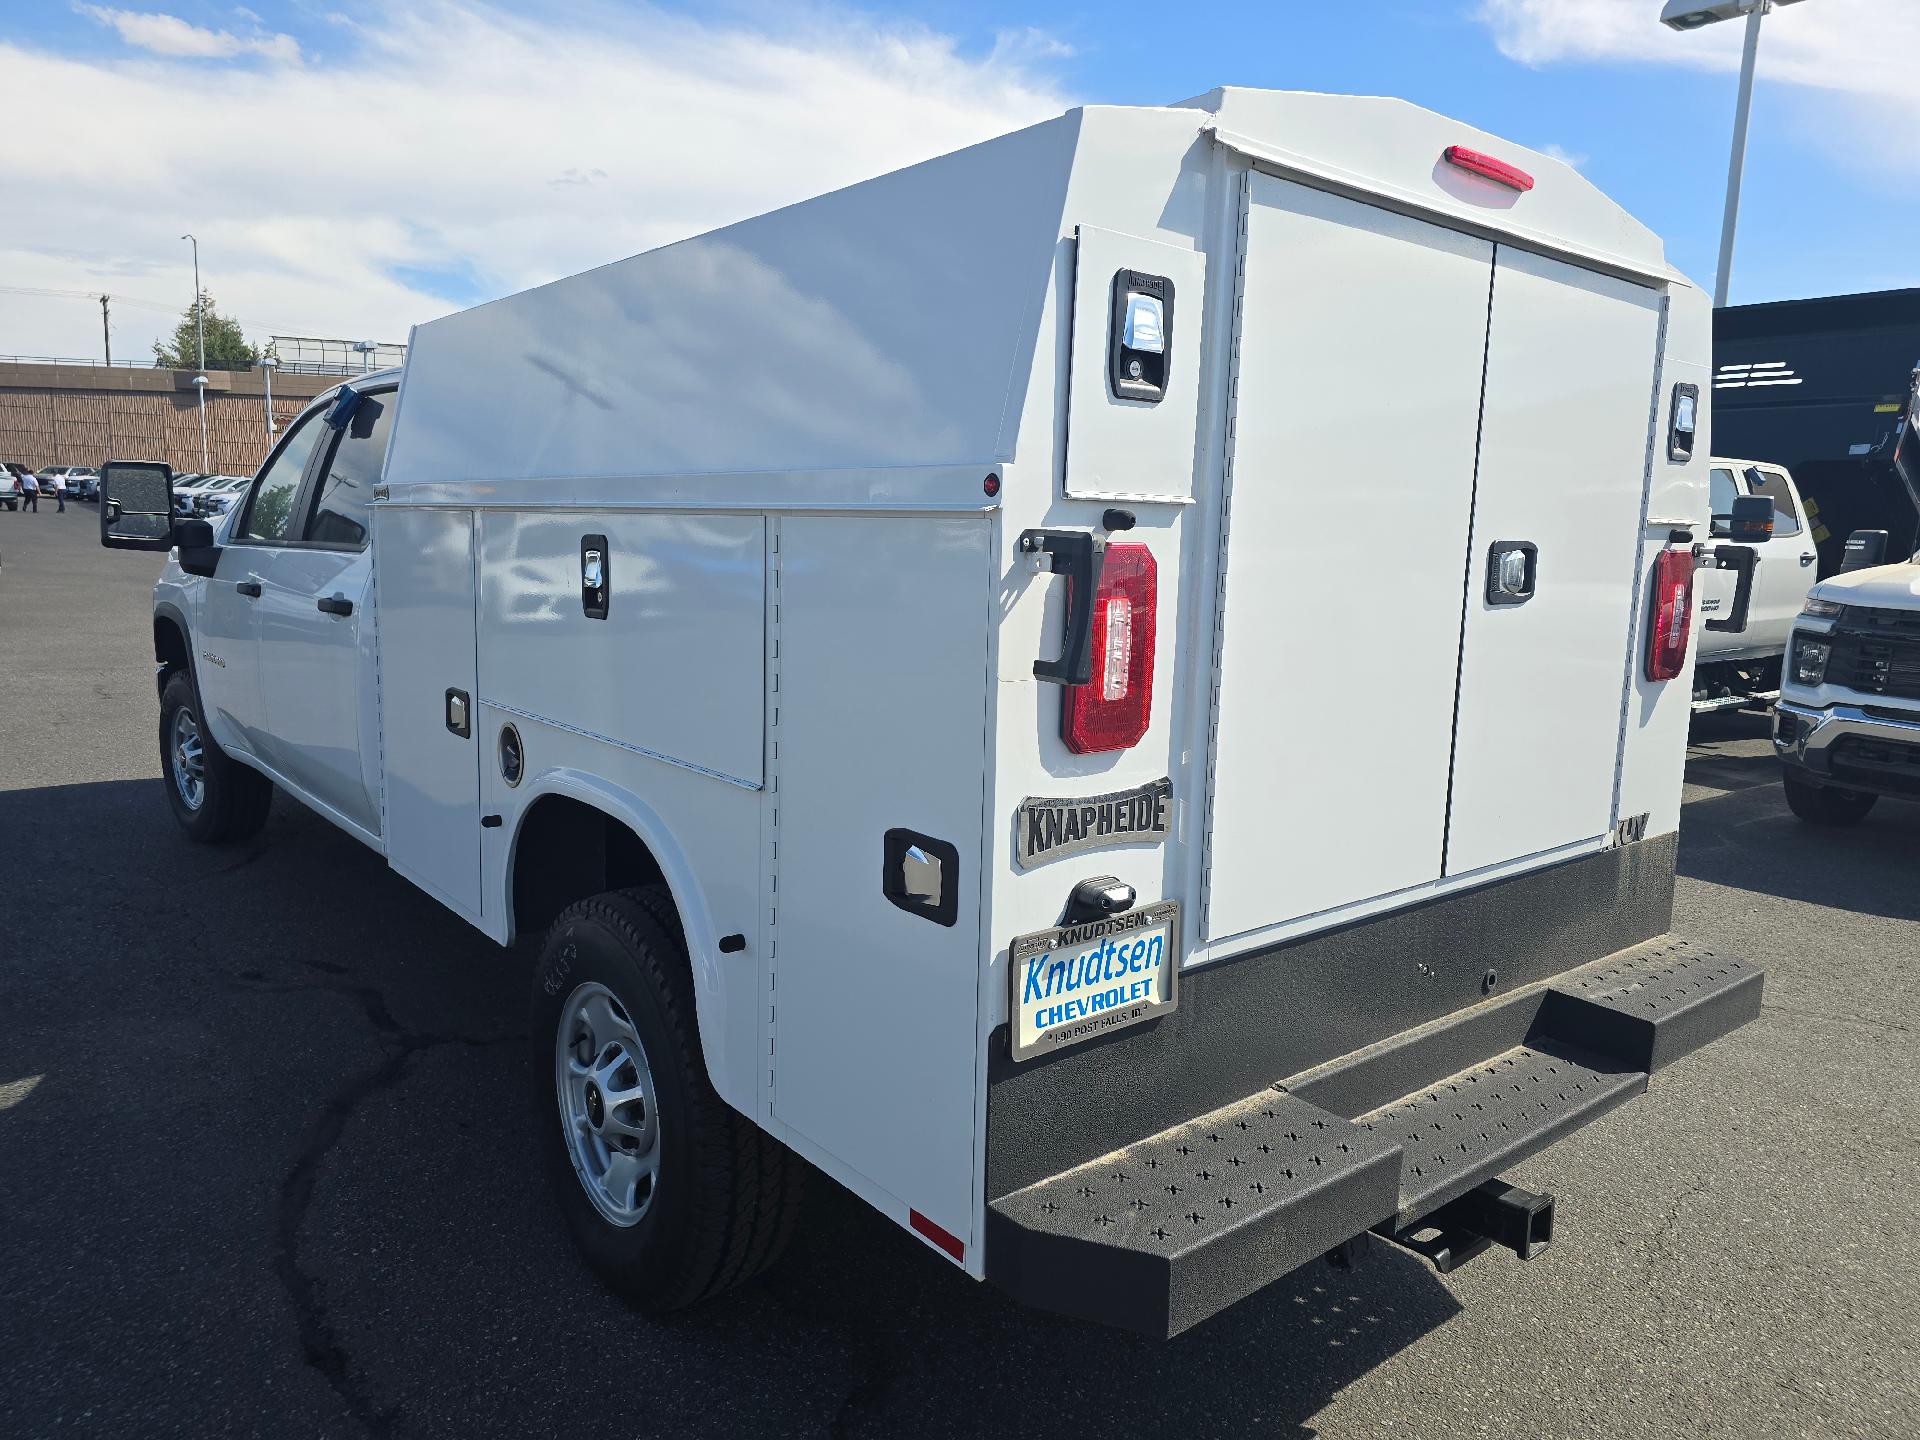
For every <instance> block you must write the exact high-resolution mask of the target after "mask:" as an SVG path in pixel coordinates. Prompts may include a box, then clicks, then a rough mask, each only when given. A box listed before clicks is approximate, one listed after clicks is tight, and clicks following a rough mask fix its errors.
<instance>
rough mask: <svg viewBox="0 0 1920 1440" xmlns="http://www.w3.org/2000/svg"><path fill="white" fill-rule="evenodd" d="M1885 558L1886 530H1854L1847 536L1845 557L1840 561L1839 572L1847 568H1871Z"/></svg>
mask: <svg viewBox="0 0 1920 1440" xmlns="http://www.w3.org/2000/svg"><path fill="white" fill-rule="evenodd" d="M1886 560H1887V532H1886V531H1884V530H1856V531H1854V532H1853V533H1852V534H1851V535H1849V536H1848V537H1847V549H1846V555H1845V557H1844V558H1843V559H1842V560H1841V561H1840V573H1841V574H1842V575H1844V574H1846V573H1847V571H1849V570H1871V569H1872V568H1873V567H1874V566H1876V565H1884V564H1885V563H1886Z"/></svg>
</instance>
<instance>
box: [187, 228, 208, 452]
mask: <svg viewBox="0 0 1920 1440" xmlns="http://www.w3.org/2000/svg"><path fill="white" fill-rule="evenodd" d="M180 238H181V239H182V240H192V241H193V334H194V343H195V344H196V345H197V346H198V347H199V350H200V373H199V374H197V375H195V376H194V377H193V388H194V389H195V390H197V391H199V392H200V469H201V472H202V473H203V474H204V473H206V472H207V471H210V470H212V469H213V462H212V461H211V460H209V459H208V458H207V307H206V306H205V305H202V304H201V303H200V242H199V241H198V240H195V239H194V237H193V236H192V235H182V236H181V237H180Z"/></svg>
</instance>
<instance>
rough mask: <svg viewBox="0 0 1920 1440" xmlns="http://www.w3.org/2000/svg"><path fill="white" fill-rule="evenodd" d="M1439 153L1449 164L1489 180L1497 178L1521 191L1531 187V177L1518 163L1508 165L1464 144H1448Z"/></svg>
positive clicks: (1503, 183)
mask: <svg viewBox="0 0 1920 1440" xmlns="http://www.w3.org/2000/svg"><path fill="white" fill-rule="evenodd" d="M1441 153H1442V156H1443V158H1444V159H1445V160H1446V162H1447V163H1448V164H1449V165H1457V166H1459V167H1460V168H1461V169H1462V170H1471V171H1472V172H1473V173H1474V174H1476V175H1484V176H1485V177H1486V178H1487V179H1489V180H1497V181H1499V182H1500V183H1501V184H1502V185H1506V186H1509V187H1511V188H1512V189H1515V190H1519V191H1522V192H1525V191H1528V190H1531V189H1532V188H1533V177H1532V176H1531V175H1529V174H1527V172H1526V171H1524V170H1522V169H1521V168H1520V167H1519V166H1518V165H1509V164H1508V163H1507V162H1506V161H1504V160H1496V159H1494V158H1493V156H1491V155H1482V154H1481V153H1480V152H1479V151H1478V150H1469V149H1467V147H1466V146H1464V145H1449V146H1447V148H1446V149H1445V150H1444V151H1442V152H1441Z"/></svg>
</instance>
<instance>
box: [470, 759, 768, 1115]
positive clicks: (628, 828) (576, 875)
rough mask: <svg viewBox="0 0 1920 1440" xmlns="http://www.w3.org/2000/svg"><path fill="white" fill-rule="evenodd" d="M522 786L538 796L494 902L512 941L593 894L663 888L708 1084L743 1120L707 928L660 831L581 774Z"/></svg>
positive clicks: (744, 1104) (646, 812)
mask: <svg viewBox="0 0 1920 1440" xmlns="http://www.w3.org/2000/svg"><path fill="white" fill-rule="evenodd" d="M529 784H530V785H532V786H537V787H538V790H537V793H536V794H535V795H534V797H533V798H532V799H531V800H530V801H529V803H528V804H527V805H526V807H525V808H524V809H522V810H521V812H520V814H519V817H518V818H517V820H516V821H515V822H514V828H513V837H512V841H511V848H510V849H509V851H508V860H507V866H506V874H505V877H504V886H503V889H504V894H503V896H502V897H501V898H502V901H503V903H504V909H505V912H506V914H507V915H508V916H509V917H510V919H511V922H512V935H513V936H514V937H524V938H531V937H534V936H537V935H539V934H540V933H541V932H543V931H544V930H545V929H546V927H547V926H549V925H551V924H552V923H553V921H554V919H555V918H556V917H557V916H558V915H559V914H560V913H561V912H562V911H563V910H565V909H566V908H567V907H568V906H569V905H572V904H574V903H575V902H577V901H580V900H584V899H587V898H588V897H590V896H593V895H598V894H604V893H607V892H610V891H616V890H631V889H636V888H640V887H644V886H648V885H658V886H661V887H664V890H665V892H666V895H667V897H668V898H669V899H671V901H672V904H673V909H674V915H673V916H672V920H673V921H674V922H676V923H677V924H678V926H679V928H680V930H681V932H682V934H683V935H684V937H685V941H686V945H685V954H686V963H687V966H688V969H689V972H690V978H691V979H692V982H693V993H694V1005H695V1017H696V1021H697V1023H698V1025H699V1028H700V1036H701V1043H702V1049H703V1051H704V1053H705V1057H706V1063H707V1071H708V1075H709V1078H710V1079H711V1080H712V1082H713V1085H714V1088H715V1089H716V1090H718V1091H719V1092H720V1094H721V1096H722V1097H723V1098H725V1099H726V1100H727V1101H728V1103H730V1104H732V1105H733V1106H734V1107H735V1108H736V1109H739V1110H742V1111H744V1112H746V1113H748V1114H752V1113H753V1111H754V1108H755V1107H754V1100H753V1097H752V1095H751V1094H750V1093H749V1094H746V1095H740V1094H736V1093H734V1092H735V1090H736V1087H735V1086H733V1085H731V1084H729V1082H728V1077H727V1074H726V1071H727V1068H728V1066H727V1056H726V1047H725V1044H724V1042H723V1038H722V1037H723V1035H724V1033H725V1029H726V1026H725V1021H724V1016H723V1009H724V1003H725V1002H724V1001H723V999H722V991H723V986H722V983H721V976H720V974H719V973H718V968H717V965H716V961H717V959H718V958H719V957H718V954H717V951H716V948H715V940H716V938H717V937H716V934H715V928H714V924H713V919H712V916H711V914H710V913H709V911H708V909H707V905H706V902H705V899H704V896H703V894H702V892H701V890H700V887H699V885H698V883H697V882H696V880H695V878H694V874H693V868H692V866H691V865H690V864H689V862H688V861H687V858H686V856H685V855H684V853H682V851H681V849H680V847H679V846H678V845H677V844H676V843H675V842H674V840H673V837H672V835H671V833H670V832H669V831H668V829H667V828H666V825H665V824H664V822H662V821H661V819H660V817H659V816H658V815H656V814H655V813H654V812H653V811H652V809H651V808H650V807H648V806H646V805H645V804H644V803H643V802H641V801H640V800H639V799H637V797H634V796H632V795H629V794H627V793H626V792H624V791H621V790H618V789H616V788H614V787H612V786H609V785H607V784H606V783H605V782H604V781H601V780H598V779H597V778H595V777H592V776H588V775H585V774H583V773H574V772H563V773H559V774H548V775H545V776H538V777H533V778H532V779H530V781H529Z"/></svg>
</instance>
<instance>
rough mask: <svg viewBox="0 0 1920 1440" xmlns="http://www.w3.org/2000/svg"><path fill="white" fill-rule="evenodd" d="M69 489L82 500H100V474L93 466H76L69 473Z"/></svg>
mask: <svg viewBox="0 0 1920 1440" xmlns="http://www.w3.org/2000/svg"><path fill="white" fill-rule="evenodd" d="M76 487H77V488H76ZM67 489H68V490H69V491H72V492H73V493H74V494H76V495H78V496H79V497H80V499H82V500H98V499H99V498H100V472H99V471H98V470H96V469H94V468H93V467H92V466H91V465H76V466H74V467H73V468H72V469H71V470H69V471H68V472H67Z"/></svg>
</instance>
